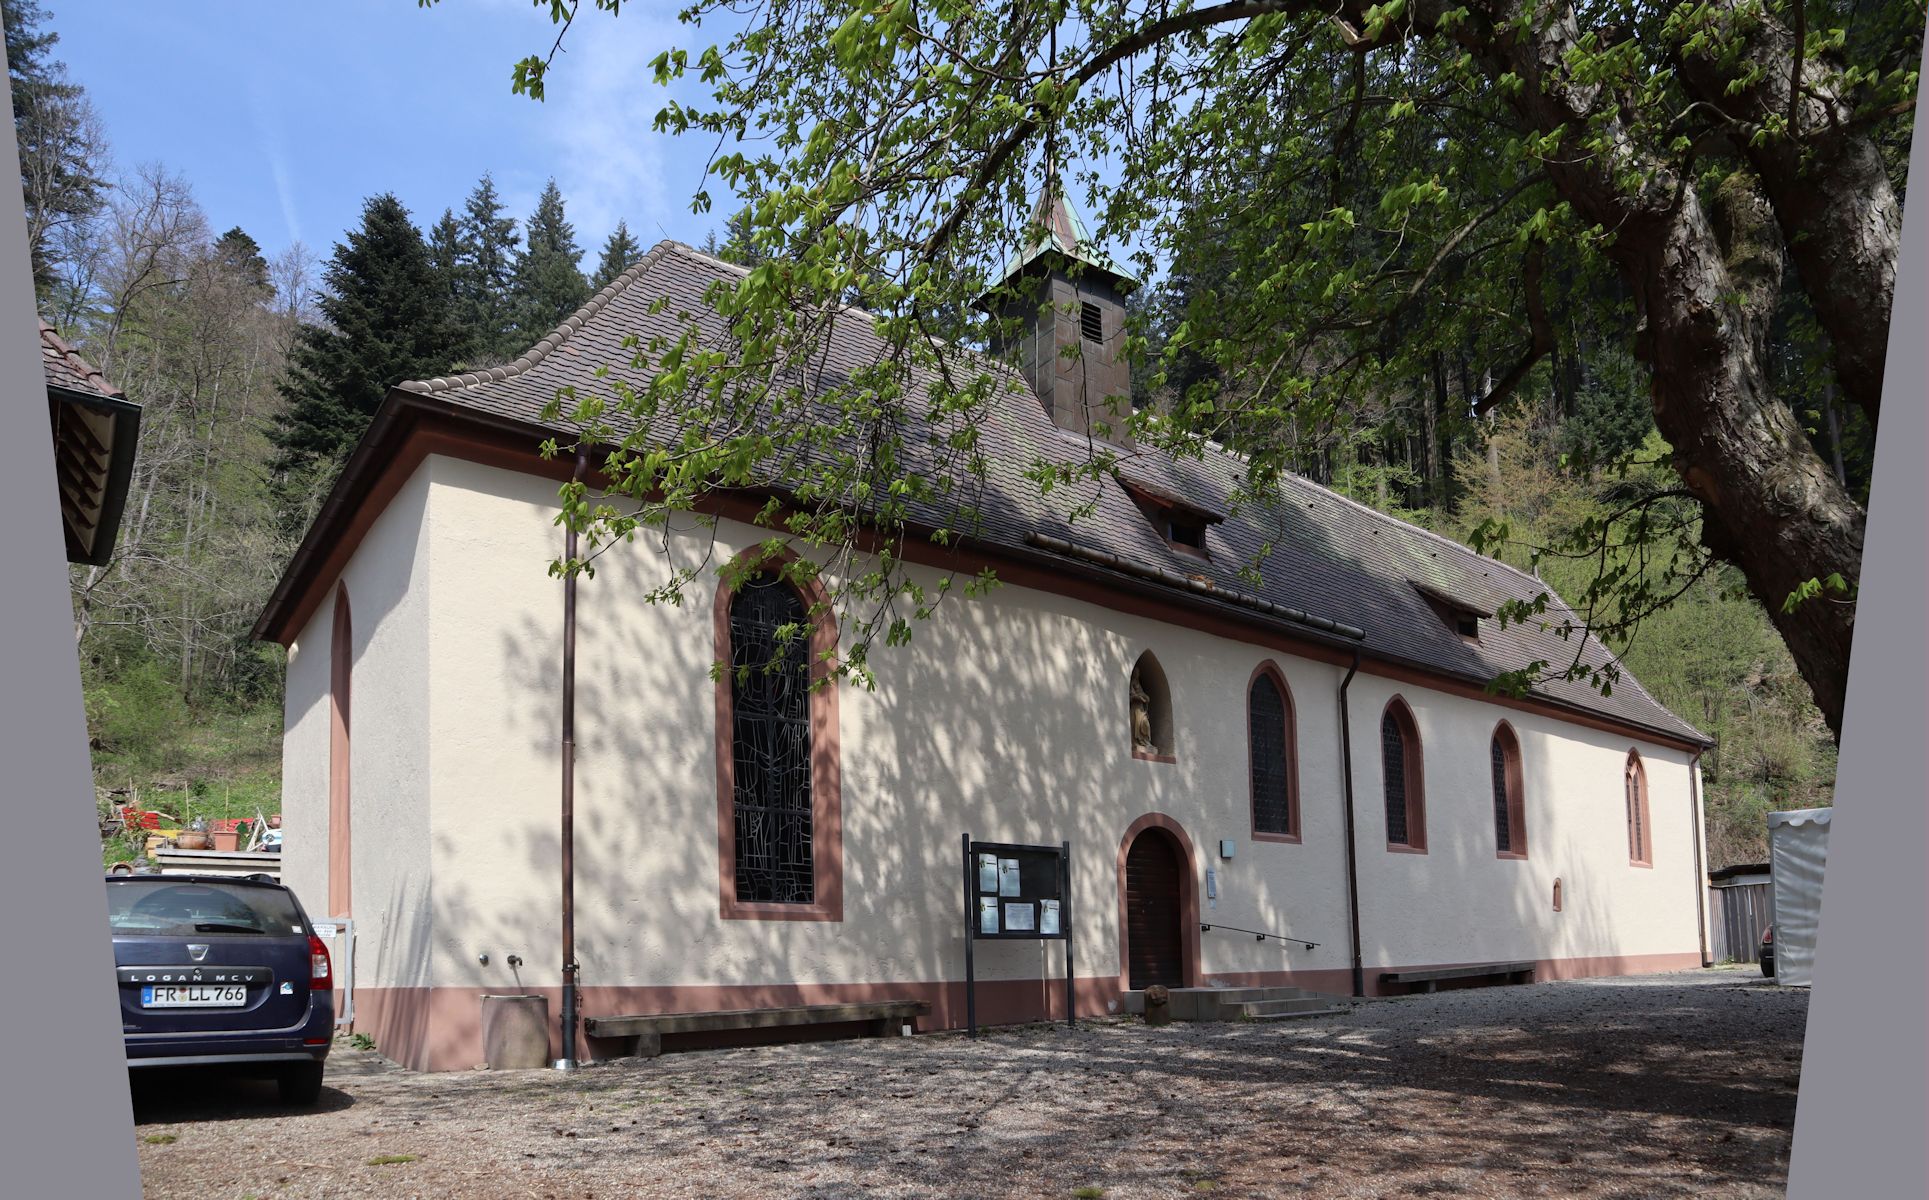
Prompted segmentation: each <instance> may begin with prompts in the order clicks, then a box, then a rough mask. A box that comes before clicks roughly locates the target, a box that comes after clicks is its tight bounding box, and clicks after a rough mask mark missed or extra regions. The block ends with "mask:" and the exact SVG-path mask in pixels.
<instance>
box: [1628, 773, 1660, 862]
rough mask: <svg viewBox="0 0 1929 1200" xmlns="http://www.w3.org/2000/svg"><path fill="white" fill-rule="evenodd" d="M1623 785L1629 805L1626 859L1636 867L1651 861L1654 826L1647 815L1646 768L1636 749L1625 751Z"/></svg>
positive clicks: (1652, 860) (1652, 858)
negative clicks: (1625, 765)
mask: <svg viewBox="0 0 1929 1200" xmlns="http://www.w3.org/2000/svg"><path fill="white" fill-rule="evenodd" d="M1622 788H1623V790H1624V791H1625V792H1626V794H1627V805H1628V861H1629V862H1630V863H1632V864H1633V865H1635V866H1637V867H1651V866H1653V865H1654V829H1653V822H1652V821H1650V820H1649V818H1648V772H1647V769H1646V768H1645V767H1643V766H1642V765H1641V755H1640V753H1639V752H1637V751H1634V750H1630V751H1628V765H1627V768H1626V770H1625V771H1624V772H1623V773H1622Z"/></svg>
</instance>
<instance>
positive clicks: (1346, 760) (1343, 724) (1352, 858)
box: [1340, 644, 1366, 996]
mask: <svg viewBox="0 0 1929 1200" xmlns="http://www.w3.org/2000/svg"><path fill="white" fill-rule="evenodd" d="M1359 670H1360V647H1359V646H1358V644H1355V645H1354V647H1353V665H1352V667H1350V668H1349V669H1348V670H1347V672H1346V678H1345V679H1343V680H1341V681H1340V772H1341V775H1340V779H1341V783H1342V785H1343V792H1344V795H1345V797H1346V909H1347V916H1348V919H1349V922H1350V925H1351V932H1352V935H1353V994H1354V995H1355V996H1364V995H1366V972H1365V969H1364V968H1363V967H1362V966H1361V962H1360V877H1359V854H1358V852H1357V850H1356V849H1355V847H1354V842H1353V723H1352V720H1351V718H1350V716H1349V714H1348V712H1347V704H1346V689H1348V688H1350V687H1352V686H1353V676H1355V675H1357V674H1359Z"/></svg>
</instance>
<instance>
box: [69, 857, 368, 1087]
mask: <svg viewBox="0 0 1929 1200" xmlns="http://www.w3.org/2000/svg"><path fill="white" fill-rule="evenodd" d="M107 909H108V919H109V923H110V924H111V925H112V927H113V933H114V973H115V975H116V977H117V979H118V982H119V985H120V996H121V1030H122V1034H123V1036H124V1038H125V1041H126V1046H127V1065H128V1067H129V1068H130V1069H140V1068H152V1067H210V1068H216V1067H218V1068H224V1069H228V1070H239V1071H249V1072H260V1073H263V1074H267V1075H271V1076H273V1077H274V1079H275V1080H276V1082H277V1083H278V1085H279V1087H280V1089H281V1099H282V1101H283V1102H284V1103H287V1104H297V1105H308V1104H313V1103H314V1102H315V1101H316V1099H317V1098H318V1097H319V1096H320V1094H321V1082H322V1063H323V1061H324V1060H325V1059H326V1058H327V1057H328V1047H329V1043H330V1042H331V1040H332V1039H333V1036H334V1032H335V995H334V974H333V972H332V970H331V969H330V964H329V957H328V947H327V946H326V945H325V944H324V943H323V942H322V940H321V939H320V938H319V937H317V936H315V930H314V926H313V925H312V924H310V922H309V920H308V914H307V913H305V912H304V911H302V907H301V904H300V902H299V901H297V900H296V899H295V894H294V893H293V892H291V891H289V890H288V889H287V888H286V887H283V886H282V885H281V884H279V883H276V882H275V881H274V880H272V879H270V878H268V877H267V876H252V877H248V878H234V877H231V876H220V875H109V876H108V877H107Z"/></svg>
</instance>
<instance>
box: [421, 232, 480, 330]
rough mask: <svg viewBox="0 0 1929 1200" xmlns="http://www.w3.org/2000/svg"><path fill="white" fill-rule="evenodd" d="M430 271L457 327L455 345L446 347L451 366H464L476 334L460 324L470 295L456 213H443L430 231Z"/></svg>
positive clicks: (467, 263) (463, 238) (466, 260)
mask: <svg viewBox="0 0 1929 1200" xmlns="http://www.w3.org/2000/svg"><path fill="white" fill-rule="evenodd" d="M429 269H430V270H431V271H433V272H434V274H435V281H436V287H437V288H438V289H439V290H440V292H441V294H442V295H443V297H444V298H446V300H447V301H448V305H449V314H450V317H451V319H452V321H454V323H455V326H456V338H455V341H454V342H452V343H451V344H450V347H449V355H450V358H449V362H450V364H451V365H452V366H456V367H461V366H467V365H468V362H469V357H470V353H471V351H472V350H473V349H474V348H475V330H474V329H473V328H472V327H471V326H470V325H468V323H467V322H466V321H464V320H462V317H463V316H464V315H465V310H464V301H465V299H466V298H467V296H468V295H469V291H468V290H467V289H468V280H469V279H470V249H469V240H468V238H467V236H466V235H465V233H464V230H463V225H462V222H461V221H460V220H458V219H457V218H456V215H455V210H454V209H450V208H445V209H443V210H442V219H441V220H439V221H437V222H436V223H435V225H434V227H433V228H431V229H430V230H429Z"/></svg>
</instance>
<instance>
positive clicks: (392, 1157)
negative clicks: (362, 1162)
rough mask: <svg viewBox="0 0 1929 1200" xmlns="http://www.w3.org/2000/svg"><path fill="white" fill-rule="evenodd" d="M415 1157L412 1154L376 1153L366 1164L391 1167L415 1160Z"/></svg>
mask: <svg viewBox="0 0 1929 1200" xmlns="http://www.w3.org/2000/svg"><path fill="white" fill-rule="evenodd" d="M416 1157H417V1156H416V1155H413V1154H378V1155H376V1156H375V1157H374V1158H371V1159H369V1160H368V1165H369V1166H371V1167H392V1166H395V1165H396V1164H398V1163H412V1162H414V1161H415V1160H416Z"/></svg>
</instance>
